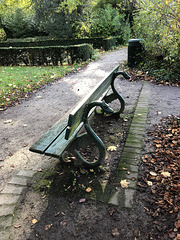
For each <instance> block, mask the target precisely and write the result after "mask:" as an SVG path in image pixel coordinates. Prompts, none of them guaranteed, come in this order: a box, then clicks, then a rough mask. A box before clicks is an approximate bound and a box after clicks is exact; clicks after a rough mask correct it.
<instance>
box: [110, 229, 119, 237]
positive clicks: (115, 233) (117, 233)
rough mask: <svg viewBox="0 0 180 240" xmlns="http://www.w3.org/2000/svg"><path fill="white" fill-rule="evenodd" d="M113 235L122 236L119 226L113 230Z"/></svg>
mask: <svg viewBox="0 0 180 240" xmlns="http://www.w3.org/2000/svg"><path fill="white" fill-rule="evenodd" d="M111 233H112V235H113V237H119V236H120V232H119V230H118V228H113V229H112V231H111Z"/></svg>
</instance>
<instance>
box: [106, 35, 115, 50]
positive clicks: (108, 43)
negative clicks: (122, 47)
mask: <svg viewBox="0 0 180 240" xmlns="http://www.w3.org/2000/svg"><path fill="white" fill-rule="evenodd" d="M116 45H117V40H116V38H115V37H111V38H106V39H104V40H103V46H104V50H105V51H108V50H111V49H112V48H113V47H115V46H116Z"/></svg>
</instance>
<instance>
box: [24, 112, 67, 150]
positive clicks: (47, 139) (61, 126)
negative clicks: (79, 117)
mask: <svg viewBox="0 0 180 240" xmlns="http://www.w3.org/2000/svg"><path fill="white" fill-rule="evenodd" d="M67 121H68V114H66V115H65V116H64V117H63V118H62V119H60V120H59V121H57V122H56V123H55V125H53V126H52V127H51V128H50V129H49V130H48V131H47V132H46V133H45V134H44V135H43V136H42V137H41V138H40V139H39V140H38V141H37V142H36V143H34V144H33V145H32V146H31V147H30V149H29V150H30V151H32V152H37V153H44V152H45V151H46V149H47V148H48V147H49V146H50V145H51V144H52V143H53V141H54V140H55V139H56V138H57V137H58V136H59V135H60V134H61V133H62V131H63V130H65V129H66V128H67Z"/></svg>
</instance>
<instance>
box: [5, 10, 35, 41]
mask: <svg viewBox="0 0 180 240" xmlns="http://www.w3.org/2000/svg"><path fill="white" fill-rule="evenodd" d="M2 25H3V27H4V29H5V31H6V33H7V37H8V38H11V37H12V38H20V37H25V36H33V35H34V34H35V33H37V29H36V25H35V23H34V22H33V19H32V16H31V15H29V16H28V15H26V13H25V12H24V11H23V10H22V9H21V8H16V9H15V11H14V12H9V13H8V12H7V13H6V14H5V15H3V16H2Z"/></svg>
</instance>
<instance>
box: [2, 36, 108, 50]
mask: <svg viewBox="0 0 180 240" xmlns="http://www.w3.org/2000/svg"><path fill="white" fill-rule="evenodd" d="M103 39H104V38H79V39H46V40H37V39H36V38H29V39H28V40H25V41H24V40H23V39H17V40H13V39H12V40H7V41H4V42H2V43H0V47H42V46H47V47H48V46H69V45H79V44H84V43H86V44H92V45H93V48H101V47H103Z"/></svg>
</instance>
